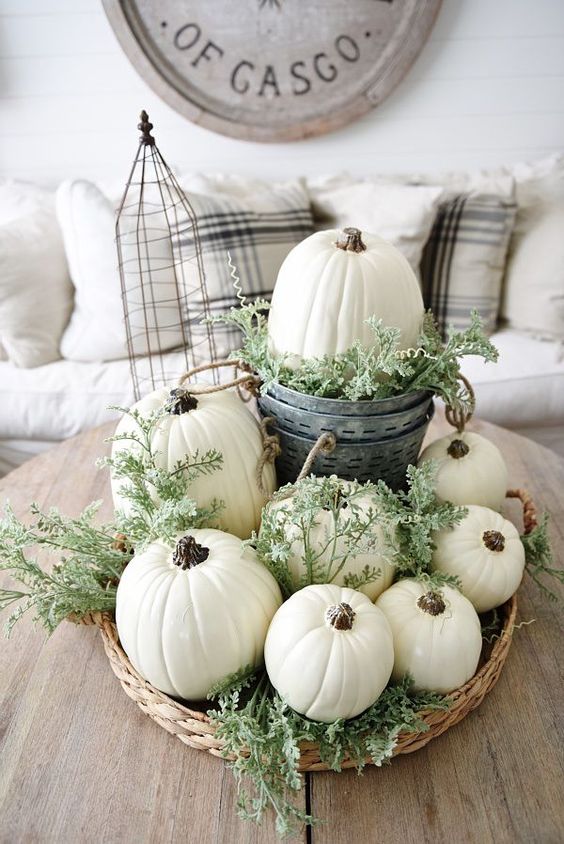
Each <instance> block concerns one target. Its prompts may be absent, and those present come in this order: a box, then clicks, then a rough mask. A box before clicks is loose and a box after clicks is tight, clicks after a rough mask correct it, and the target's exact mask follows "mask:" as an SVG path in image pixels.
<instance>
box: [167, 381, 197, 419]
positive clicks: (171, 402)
mask: <svg viewBox="0 0 564 844" xmlns="http://www.w3.org/2000/svg"><path fill="white" fill-rule="evenodd" d="M197 407H198V399H197V398H195V396H193V395H192V394H191V393H189V392H188V390H183V389H182V388H181V387H177V388H176V389H175V390H171V391H170V396H169V398H168V399H167V401H166V404H165V410H166V412H167V413H171V414H174V415H175V416H180V415H181V414H182V413H189V412H190V411H191V410H196V408H197Z"/></svg>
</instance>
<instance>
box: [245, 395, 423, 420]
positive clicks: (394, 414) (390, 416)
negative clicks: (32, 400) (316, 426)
mask: <svg viewBox="0 0 564 844" xmlns="http://www.w3.org/2000/svg"><path fill="white" fill-rule="evenodd" d="M432 400H433V396H432V394H429V395H428V396H426V397H425V398H424V399H422V400H421V401H419V402H417V403H415V404H413V405H410V406H409V407H404V408H402V409H401V410H393V411H391V412H390V413H373V414H363V415H362V416H360V415H356V416H355V415H354V414H352V413H347V414H345V413H323V412H320V411H318V410H305V409H304V408H302V407H296V406H295V405H293V404H289V403H288V402H284V401H281V400H280V399H278V398H276V397H275V396H272V395H271V394H270V393H265V395H264V396H259V397H258V399H257V402H258V405H259V407H260V408H261V412H262V404H263V403H264V404H265V405H268V404H269V403H272V404H273V405H274V406H275V407H277V406H279V407H280V408H281V409H286V408H290V409H291V410H292V411H293V412H294V413H307V415H308V416H312V417H314V418H315V417H319V418H320V419H327V420H331V421H332V420H335V421H337V420H339V421H340V420H347V424H348V423H349V420H350V419H361V420H362V421H363V422H366V423H367V424H368V420H375V419H378V420H382V421H384V420H386V421H387V422H393V421H394V420H395V419H397V418H398V417H401V416H405V415H406V414H407V413H409V412H413V411H414V410H415V409H416V408H419V407H421V408H423V407H424V406H425V404H426V402H429V404H431V402H432ZM382 401H383V400H382Z"/></svg>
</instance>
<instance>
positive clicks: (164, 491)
mask: <svg viewBox="0 0 564 844" xmlns="http://www.w3.org/2000/svg"><path fill="white" fill-rule="evenodd" d="M116 409H118V410H121V411H122V412H124V413H129V411H127V410H125V409H124V408H116ZM130 415H131V416H132V418H133V421H134V422H135V426H134V428H133V430H132V432H130V433H128V434H125V435H118V436H116V437H110V440H109V441H110V442H115V441H124V440H128V441H129V442H128V445H129V447H128V449H127V450H125V449H124V450H118V451H116V453H115V454H114V456H113V457H109V458H106V459H105V460H103V461H100V462H101V465H104V466H108V467H109V468H110V469H111V471H112V475H113V477H114V479H115V480H116V481H117V482H119V483H120V484H121V495H122V497H123V498H125V499H126V500H127V502H128V505H129V506H128V507H127V508H126V509H125V510H123V509H122V510H118V511H117V512H116V514H115V517H114V519H113V520H112V521H111V522H108V523H106V524H103V525H99V526H97V525H95V524H94V522H95V518H96V514H97V511H98V508H99V504H100V502H95V503H94V504H90V505H89V506H88V507H87V508H86V509H85V510H84V511H83V512H82V513H81V514H80V516H78V518H76V519H69V518H67V517H65V516H63V515H61V514H60V513H59V512H58V511H57V510H54V509H53V510H50V511H49V512H47V513H44V512H42V511H41V510H40V509H39V507H37V505H35V504H32V505H31V514H32V516H33V517H34V521H33V522H32V524H31V525H25V524H24V523H23V522H21V521H19V520H18V519H17V518H16V517H15V515H14V513H13V512H12V510H11V509H10V508H9V507H7V508H6V512H5V517H4V519H3V521H2V522H0V570H4V571H7V572H9V573H10V575H11V577H12V578H13V579H14V580H15V581H16V583H17V584H19V585H20V587H23V588H18V589H0V609H5V608H7V607H9V606H14V605H15V608H14V609H13V611H12V612H11V615H10V616H9V618H8V621H7V625H6V629H7V632H8V633H9V632H10V631H11V629H12V628H13V626H14V624H15V623H16V622H17V621H18V619H20V618H21V617H22V616H23V615H24V613H26V612H27V611H28V610H33V611H34V613H35V615H34V620H35V621H38V622H40V623H41V624H42V625H43V627H45V629H46V630H47V632H48V633H52V632H53V630H55V628H56V627H57V626H58V625H59V624H60V623H61V621H63V620H64V619H65V618H67V617H68V616H76V617H77V618H81V617H83V616H84V615H86V614H87V613H89V612H95V611H101V612H106V611H111V610H113V609H114V608H115V602H116V589H117V584H118V582H119V578H120V576H121V573H122V571H123V569H124V567H125V566H126V565H127V563H128V561H129V560H130V559H131V556H132V554H133V547H135V549H136V550H138V551H139V550H141V549H142V548H143V547H144V546H145V545H147V544H148V543H149V542H152V541H153V540H154V539H156V538H163V539H169V540H171V539H173V538H174V537H175V536H176V535H178V534H179V533H182V532H184V531H187V530H188V529H190V528H197V527H203V526H212V525H213V524H214V523H215V521H216V517H217V514H218V512H219V510H220V508H221V503H220V502H213V503H212V505H211V507H207V508H203V507H199V506H198V504H197V503H196V501H195V500H194V499H192V498H190V497H189V496H188V495H187V490H188V489H189V485H190V483H191V482H192V481H194V480H195V479H196V478H198V477H200V476H201V475H206V474H209V473H210V472H214V471H216V470H217V469H218V468H219V467H220V466H221V462H222V457H221V455H220V454H219V453H218V452H216V451H209V452H207V453H206V454H204V455H202V456H199V455H194V456H193V457H192V458H190V459H187V460H185V461H183V462H179V463H178V464H177V465H176V466H175V467H174V468H173V469H172V470H171V471H169V470H167V469H163V468H162V467H161V466H160V465H159V462H158V455H157V454H156V453H155V452H154V450H153V446H152V436H153V433H154V430H155V427H156V426H157V425H158V424H159V421H160V419H161V417H162V413H160V412H159V413H154V414H152V415H150V416H148V417H147V418H143V417H142V416H141V415H140V414H139V413H137V412H136V411H134V412H132V413H131V414H130ZM122 536H125V537H127V543H126V544H124V543H123V542H119V541H118V542H116V537H118V538H119V537H122ZM38 548H39V549H43V550H45V551H47V552H48V554H49V556H50V557H51V558H52V557H54V558H55V559H56V562H55V564H54V565H53V566H52V568H51V570H50V571H48V570H47V569H45V568H44V567H43V566H42V565H41V564H40V563H39V561H38V559H37V549H38Z"/></svg>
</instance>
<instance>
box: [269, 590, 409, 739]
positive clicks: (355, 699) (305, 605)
mask: <svg viewBox="0 0 564 844" xmlns="http://www.w3.org/2000/svg"><path fill="white" fill-rule="evenodd" d="M264 658H265V664H266V670H267V672H268V676H269V678H270V682H271V683H272V685H273V686H274V688H275V689H276V690H277V692H278V693H279V694H280V696H281V697H282V698H283V699H284V700H285V701H286V702H287V704H288V705H289V706H291V707H292V709H295V710H296V712H299V713H300V714H301V715H305V716H306V718H311V719H312V720H313V721H323V722H327V723H330V722H332V721H336V720H337V719H338V718H345V719H346V718H354V717H355V716H356V715H359V714H360V713H361V712H363V711H364V710H365V709H367V708H368V707H369V706H371V705H372V704H373V703H375V701H376V700H377V699H378V698H379V696H380V695H381V693H382V692H383V690H384V688H385V687H386V684H387V682H388V680H389V679H390V674H391V671H392V665H393V663H394V652H393V646H392V634H391V631H390V627H389V624H388V622H387V621H386V618H385V616H384V614H383V613H382V612H381V611H380V610H379V609H377V607H375V606H374V604H373V603H372V602H371V601H370V599H369V598H367V597H366V595H362V594H361V593H360V592H357V591H356V590H354V589H343V588H341V587H340V586H333V585H317V586H315V585H314V586H306V587H305V588H304V589H301V590H300V591H299V592H296V593H295V594H294V595H292V596H291V598H289V599H288V600H287V601H285V603H283V604H282V606H281V607H280V609H279V610H278V612H277V613H276V615H275V616H274V618H273V619H272V623H271V625H270V628H269V630H268V635H267V637H266V643H265V647H264Z"/></svg>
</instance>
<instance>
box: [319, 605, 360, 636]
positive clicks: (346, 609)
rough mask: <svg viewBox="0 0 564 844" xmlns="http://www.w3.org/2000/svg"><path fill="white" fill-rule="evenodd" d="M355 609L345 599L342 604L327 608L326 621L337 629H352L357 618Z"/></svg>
mask: <svg viewBox="0 0 564 844" xmlns="http://www.w3.org/2000/svg"><path fill="white" fill-rule="evenodd" d="M355 615H356V613H355V611H354V610H353V608H352V607H351V605H350V604H345V602H344V601H343V602H342V603H340V604H333V606H331V607H328V608H327V612H326V613H325V621H326V622H327V623H328V624H330V625H331V627H333V628H334V629H335V630H350V629H351V628H352V626H353V621H354V619H355Z"/></svg>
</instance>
